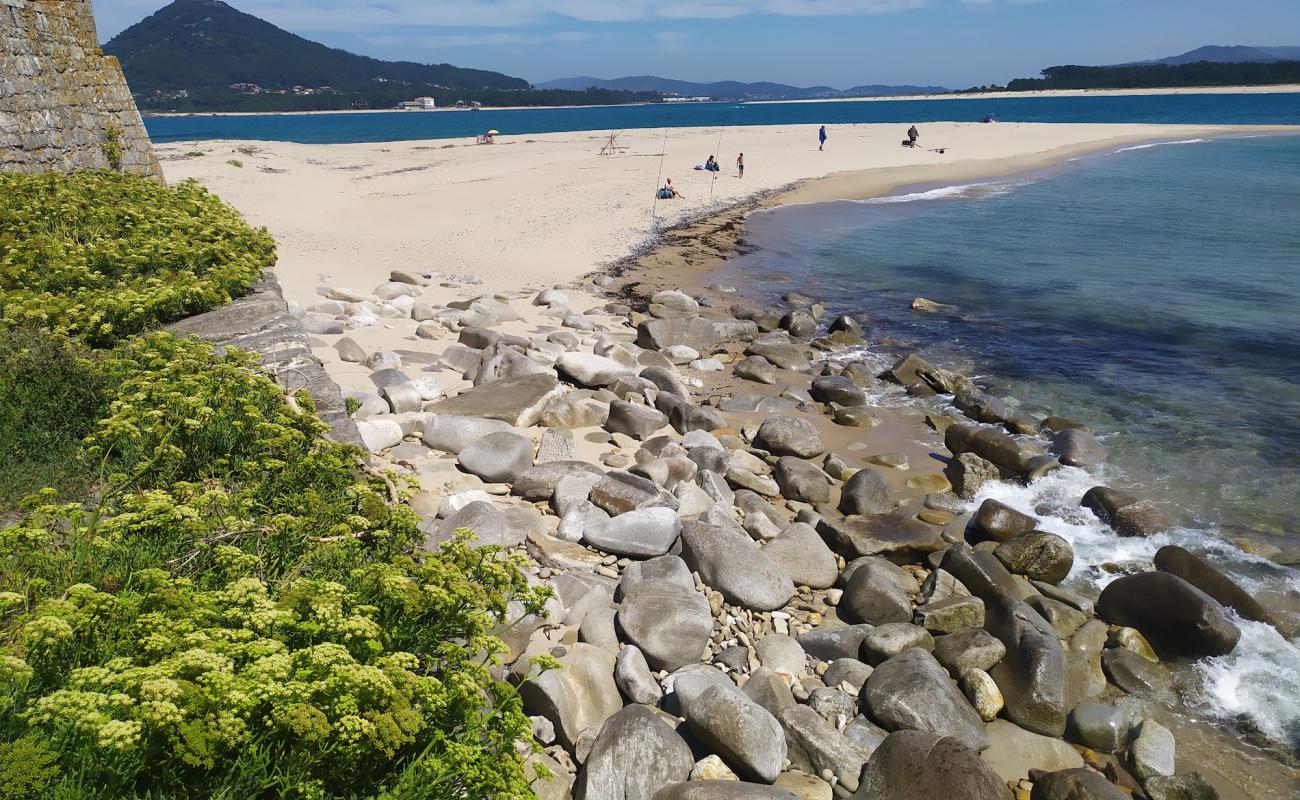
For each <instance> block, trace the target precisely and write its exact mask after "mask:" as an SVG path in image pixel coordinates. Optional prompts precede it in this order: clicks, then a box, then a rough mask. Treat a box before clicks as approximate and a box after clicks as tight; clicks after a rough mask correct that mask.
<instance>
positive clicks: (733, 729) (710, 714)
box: [682, 686, 786, 783]
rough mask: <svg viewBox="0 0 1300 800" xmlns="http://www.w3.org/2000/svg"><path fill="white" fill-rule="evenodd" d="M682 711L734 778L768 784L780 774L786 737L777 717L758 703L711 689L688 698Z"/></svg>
mask: <svg viewBox="0 0 1300 800" xmlns="http://www.w3.org/2000/svg"><path fill="white" fill-rule="evenodd" d="M682 710H683V711H684V712H685V714H686V723H687V725H688V726H689V727H690V729H691V731H692V732H693V733H694V734H695V735H696V736H697V737H698V738H699V739H700V741H701V742H702V743H703V744H704V745H705V746H706V747H708V748H709V749H710V750H711V751H713V752H715V753H717V754H718V755H720V756H722V758H723V760H725V761H726V762H727V764H728V765H729V766H730V767H731V768H732V769H734V770H735V771H736V774H737V775H740V776H741V777H742V778H747V779H750V780H756V781H761V782H763V783H771V782H772V781H774V780H776V776H777V775H780V774H781V770H782V768H783V767H784V766H785V760H786V743H785V734H784V732H783V731H782V729H781V724H780V723H779V722H777V720H776V717H773V716H772V715H771V714H770V713H768V711H767V710H766V709H764V708H763V707H762V706H760V705H759V704H757V703H755V702H754V701H752V700H750V699H749V698H748V697H745V696H744V695H743V694H739V695H737V694H734V693H732V692H729V691H725V690H723V689H722V688H720V687H717V686H714V687H711V688H709V689H706V690H705V691H704V692H702V693H701V694H700V695H698V696H696V697H694V698H691V699H690V700H689V701H688V702H686V703H685V704H684V706H683V709H682Z"/></svg>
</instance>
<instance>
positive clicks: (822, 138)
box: [817, 125, 826, 150]
mask: <svg viewBox="0 0 1300 800" xmlns="http://www.w3.org/2000/svg"><path fill="white" fill-rule="evenodd" d="M817 149H818V150H825V149H826V126H825V125H823V126H822V129H821V130H819V131H817Z"/></svg>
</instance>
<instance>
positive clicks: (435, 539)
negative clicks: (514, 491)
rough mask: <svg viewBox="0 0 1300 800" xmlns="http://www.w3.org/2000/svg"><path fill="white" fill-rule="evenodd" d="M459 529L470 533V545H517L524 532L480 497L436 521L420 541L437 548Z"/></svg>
mask: <svg viewBox="0 0 1300 800" xmlns="http://www.w3.org/2000/svg"><path fill="white" fill-rule="evenodd" d="M460 528H468V529H469V530H471V531H473V532H474V537H475V539H474V546H476V547H483V546H485V545H496V546H497V547H504V548H511V547H518V546H519V545H521V544H523V543H524V535H525V534H526V533H527V531H524V530H521V529H518V528H514V527H513V526H511V525H510V524H509V521H508V520H507V518H506V515H505V514H504V513H503V512H502V511H501V510H500V509H498V508H497V507H496V506H494V505H492V504H491V503H484V502H483V501H481V500H478V501H475V502H473V503H470V504H469V505H467V506H465V507H464V508H462V509H460V510H459V511H457V512H455V513H453V514H452V515H451V516H449V517H447V518H446V519H443V520H440V521H439V522H438V524H437V526H436V527H435V528H434V529H433V531H431V532H430V534H429V535H428V537H426V539H425V541H424V547H425V549H427V550H434V549H437V547H438V546H439V545H441V544H442V543H443V542H445V541H447V540H448V539H450V538H451V537H452V536H453V535H454V534H455V532H456V531H457V530H458V529H460Z"/></svg>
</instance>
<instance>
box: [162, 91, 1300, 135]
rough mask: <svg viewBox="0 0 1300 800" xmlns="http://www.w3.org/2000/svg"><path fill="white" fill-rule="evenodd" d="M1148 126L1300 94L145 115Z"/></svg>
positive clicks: (446, 126)
mask: <svg viewBox="0 0 1300 800" xmlns="http://www.w3.org/2000/svg"><path fill="white" fill-rule="evenodd" d="M985 114H996V115H998V118H999V119H1001V120H1003V121H1006V122H1012V121H1014V122H1149V123H1169V124H1178V123H1187V124H1204V125H1209V124H1216V125H1246V124H1254V125H1296V124H1300V94H1207V95H1141V96H1127V97H1111V96H1092V97H1089V96H1081V97H1011V98H1000V99H979V100H882V101H871V102H834V103H749V104H737V103H675V104H672V103H670V104H653V105H637V106H610V107H601V108H557V109H517V110H505V111H446V112H441V111H440V112H422V111H421V112H402V111H394V112H391V113H374V114H311V115H268V114H254V115H241V116H212V115H206V116H205V115H196V116H186V117H150V118H148V119H146V120H145V127H146V128H148V130H149V135H150V136H151V137H152V138H153V140H154V141H155V142H167V141H178V140H189V139H258V140H266V141H281V142H302V143H305V144H334V143H340V142H386V141H403V140H414V139H450V138H456V137H464V136H473V135H475V134H478V133H482V132H483V131H485V130H489V129H492V128H495V129H498V130H500V131H502V132H503V133H505V134H507V135H510V134H530V133H559V132H565V131H591V130H623V129H631V128H663V127H670V128H681V127H698V126H706V125H830V126H834V125H843V124H847V123H860V122H897V123H902V122H906V123H911V122H937V121H941V120H951V121H962V120H969V121H976V120H979V119H980V118H981V117H983V116H984V115H985Z"/></svg>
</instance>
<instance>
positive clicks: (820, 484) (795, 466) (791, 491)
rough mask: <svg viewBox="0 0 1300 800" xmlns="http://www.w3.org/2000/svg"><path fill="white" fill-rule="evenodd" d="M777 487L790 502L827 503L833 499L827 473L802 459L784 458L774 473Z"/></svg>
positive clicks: (777, 463) (780, 460)
mask: <svg viewBox="0 0 1300 800" xmlns="http://www.w3.org/2000/svg"><path fill="white" fill-rule="evenodd" d="M773 477H775V478H776V485H777V486H780V487H781V494H782V495H784V496H785V497H786V498H787V499H789V500H795V501H798V502H802V503H827V502H830V499H831V482H830V478H829V477H827V475H826V473H824V472H822V471H821V470H820V469H818V468H817V466H816V465H815V464H811V463H809V462H807V461H804V460H803V459H802V458H795V457H793V456H784V457H782V458H781V459H779V460H778V461H777V462H776V469H775V470H774V471H773Z"/></svg>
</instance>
